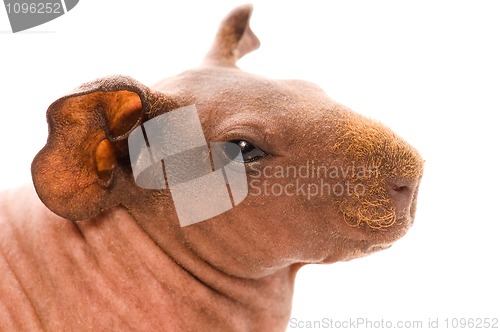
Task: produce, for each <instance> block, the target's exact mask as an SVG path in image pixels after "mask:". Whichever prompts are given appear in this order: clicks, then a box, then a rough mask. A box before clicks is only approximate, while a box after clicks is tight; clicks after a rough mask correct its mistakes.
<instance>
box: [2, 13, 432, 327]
mask: <svg viewBox="0 0 500 332" xmlns="http://www.w3.org/2000/svg"><path fill="white" fill-rule="evenodd" d="M250 14H251V7H249V6H245V7H240V8H237V9H236V10H235V11H233V12H232V13H231V14H230V15H229V16H228V18H226V20H225V21H223V23H222V25H221V28H220V30H219V33H218V35H217V37H216V40H215V42H214V46H213V48H212V50H211V51H210V52H209V54H208V55H207V58H206V60H205V62H204V65H203V66H202V67H200V68H198V69H194V70H191V71H187V72H185V73H182V74H180V75H178V76H176V77H173V78H169V79H166V80H164V81H162V82H159V83H158V84H156V85H155V86H153V87H152V88H148V87H145V86H143V85H142V84H140V83H138V82H136V81H134V80H132V79H130V78H126V77H112V78H106V79H103V80H98V81H95V82H91V83H88V84H86V85H84V86H82V87H80V88H79V89H77V90H76V91H75V92H74V93H72V94H71V95H69V96H66V97H63V98H61V99H59V100H58V101H56V102H55V103H53V104H52V105H51V106H50V107H49V110H48V112H47V118H48V122H49V128H50V131H49V138H48V141H47V145H46V147H44V149H42V151H40V153H39V154H38V155H37V156H36V158H35V159H34V161H33V165H32V171H33V182H34V188H35V189H36V193H35V191H34V190H33V188H30V187H27V188H22V189H18V190H13V191H10V192H6V193H3V194H2V195H1V196H0V197H1V198H0V211H1V212H0V227H1V231H0V240H1V241H0V252H1V253H2V255H0V275H1V276H2V281H1V283H0V299H1V300H2V301H1V305H0V326H2V329H16V330H23V329H24V330H36V329H41V330H43V329H45V330H62V329H64V330H92V331H95V330H109V329H110V328H112V329H114V330H164V331H167V330H168V331H201V330H203V331H207V330H213V331H283V330H285V329H286V326H287V322H288V319H289V315H290V307H291V302H292V293H293V283H294V278H295V274H296V272H297V270H298V269H299V268H300V267H301V266H303V265H304V264H309V263H332V262H336V261H342V260H350V259H353V258H356V257H361V256H365V255H367V254H370V253H372V252H374V251H378V250H380V249H384V248H386V247H388V246H390V245H391V244H392V243H393V242H394V241H396V240H397V239H399V238H400V237H401V236H403V235H404V234H405V233H406V231H407V230H408V229H409V227H410V226H411V224H412V223H413V219H414V213H415V204H416V196H417V189H418V183H419V181H420V179H421V176H422V169H423V162H422V159H421V158H420V156H419V155H418V153H417V152H416V151H415V150H414V149H413V148H412V147H410V146H409V145H408V144H407V143H405V142H404V141H403V140H401V139H400V138H399V137H397V136H396V135H395V134H394V133H393V132H392V131H390V130H389V129H387V128H386V127H384V126H382V125H380V124H378V123H375V122H372V121H370V120H367V119H366V118H364V117H362V116H360V115H357V114H355V113H353V112H351V111H350V110H349V109H347V108H346V107H344V106H342V105H340V104H338V103H335V102H334V101H332V100H331V99H329V98H328V97H327V96H326V95H325V94H324V93H323V92H322V91H321V90H320V89H319V88H318V87H316V86H315V85H313V84H311V83H307V82H301V81H276V80H270V79H266V78H263V77H260V76H256V75H252V74H248V73H245V72H242V71H240V70H239V69H238V68H237V67H236V66H235V64H236V61H237V60H238V59H239V58H240V57H241V56H243V55H244V54H246V53H248V52H250V51H252V50H253V49H255V48H257V47H258V41H257V39H256V38H255V36H254V35H253V34H252V33H251V31H250V29H249V27H248V20H249V17H250ZM192 104H195V105H196V108H197V110H198V113H199V116H200V120H201V123H202V127H203V130H204V133H205V136H206V139H207V141H209V142H210V141H212V142H217V141H234V140H245V141H248V142H251V143H252V144H253V145H255V146H257V147H259V148H260V149H262V150H263V151H265V152H266V155H265V156H263V157H262V158H259V159H257V160H255V161H253V162H251V163H248V164H247V165H246V167H247V177H248V179H249V181H251V180H255V179H261V180H263V177H262V176H263V175H262V174H263V172H264V171H265V170H266V169H267V170H269V169H273V170H276V169H278V168H279V167H280V166H295V167H300V166H301V165H305V164H306V162H309V163H311V162H314V163H315V164H316V165H329V166H331V165H336V166H344V167H347V166H353V165H355V166H363V167H371V168H373V169H376V170H377V173H376V176H375V175H373V176H370V177H359V176H352V175H347V176H344V179H345V178H347V179H348V180H351V181H353V183H356V184H357V183H359V184H362V185H363V188H365V189H366V190H365V191H364V192H363V194H362V195H347V194H344V195H317V196H314V197H309V198H308V197H306V196H304V195H284V194H283V195H263V194H260V195H256V194H252V193H251V194H250V195H249V196H247V198H245V200H244V201H243V202H242V203H240V204H239V205H237V206H236V207H235V208H233V209H232V210H229V211H227V212H226V213H223V214H221V215H218V216H216V217H213V218H211V219H209V220H206V221H203V222H200V223H197V224H193V225H190V226H187V227H180V226H179V221H178V219H177V216H176V213H175V208H174V206H173V202H172V199H171V196H170V192H169V191H168V190H147V189H142V188H140V187H138V186H137V185H136V184H135V182H134V179H133V176H132V172H131V167H130V161H129V159H128V150H127V137H128V135H129V133H130V132H131V131H132V130H133V129H134V128H136V127H137V126H138V125H140V124H141V123H144V122H145V121H147V120H148V119H151V118H152V117H154V116H157V115H159V114H161V113H163V112H168V111H170V110H173V109H176V108H178V107H181V106H187V105H192ZM300 180H301V181H303V182H304V183H305V184H316V185H318V186H320V185H321V182H320V181H321V179H319V178H314V177H311V178H305V179H304V178H303V179H300ZM268 181H270V182H271V183H273V184H280V185H282V186H285V185H286V184H287V183H288V182H290V178H283V177H277V176H274V177H272V178H271V179H268ZM261 184H262V183H260V184H259V185H257V186H254V187H251V189H250V190H257V189H256V188H260V189H263V187H262V186H260V185H261ZM254 193H255V192H254ZM42 202H43V203H42ZM198 204H203V202H198Z"/></svg>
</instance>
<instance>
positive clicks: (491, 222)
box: [0, 0, 500, 331]
mask: <svg viewBox="0 0 500 332" xmlns="http://www.w3.org/2000/svg"><path fill="white" fill-rule="evenodd" d="M238 4H241V2H239V1H218V2H216V3H214V2H213V1H199V2H195V1H184V2H182V4H181V2H180V1H144V0H142V1H135V2H132V1H117V0H115V1H110V0H107V1H97V0H81V1H80V3H79V4H78V5H77V6H76V7H75V8H74V9H73V10H72V11H70V12H69V13H68V14H66V15H64V16H62V17H60V18H58V19H56V20H54V21H52V22H49V23H47V24H44V25H41V26H39V27H36V28H33V29H31V30H29V31H27V32H24V33H18V34H12V33H11V32H10V26H9V24H8V19H7V15H6V12H5V10H4V8H3V7H0V31H1V33H0V96H1V99H0V105H1V106H0V107H1V108H0V111H1V120H0V148H1V155H0V189H4V188H8V187H13V186H18V185H20V184H23V183H27V182H29V181H30V172H29V167H30V163H31V160H32V158H33V156H34V155H35V154H36V152H37V151H38V150H39V149H40V148H41V147H42V146H43V145H44V143H45V139H46V135H47V129H46V122H45V111H46V109H47V107H48V105H49V104H50V103H51V102H52V101H54V100H55V99H57V98H58V97H60V96H62V95H63V94H65V93H66V92H68V91H70V90H71V89H73V88H74V87H76V86H78V85H79V84H81V83H83V82H86V81H89V80H92V79H95V78H97V77H101V76H106V75H110V74H125V75H130V76H133V77H135V78H136V79H138V80H139V81H141V82H143V83H145V84H152V83H154V82H156V81H158V80H160V79H161V78H163V77H165V76H171V75H175V74H176V73H178V72H181V71H183V70H185V69H188V68H191V67H193V66H196V65H198V64H199V62H200V61H201V59H202V58H203V56H204V54H205V52H206V51H207V50H208V48H209V46H210V44H211V42H212V38H213V35H214V33H215V31H216V29H217V26H218V24H219V21H220V19H221V18H222V17H223V16H225V15H226V13H227V12H228V11H229V10H230V9H232V8H233V7H234V6H236V5H238ZM254 6H255V10H254V15H253V18H252V22H251V26H252V28H253V30H254V31H255V33H256V35H257V36H258V37H259V38H260V40H261V43H262V46H261V49H260V50H258V51H256V52H255V53H252V54H250V55H247V56H246V57H245V58H244V59H243V60H242V61H240V63H239V65H240V67H241V68H242V69H244V70H246V71H250V72H255V73H258V74H262V75H265V76H269V77H274V78H299V79H306V80H309V81H312V82H315V83H317V84H318V85H320V86H321V87H323V89H325V90H326V91H327V92H328V94H329V95H330V96H331V97H332V98H333V99H335V100H337V101H339V102H341V103H343V104H345V105H348V106H349V107H350V108H352V109H353V110H355V111H357V112H359V113H362V114H364V115H366V116H369V117H372V118H375V119H378V120H380V121H382V122H384V123H386V124H387V125H389V126H390V127H392V128H393V129H394V130H395V131H396V132H397V133H398V134H400V135H401V136H402V137H404V138H405V139H406V140H408V141H409V142H410V143H411V144H412V145H414V146H415V147H417V148H418V150H419V151H420V152H421V154H422V155H423V157H424V158H425V160H426V164H425V175H424V179H423V182H422V185H421V190H420V196H419V206H418V211H417V219H416V223H415V225H414V227H413V228H412V230H411V231H410V232H409V233H408V235H407V236H406V237H405V238H403V239H402V240H401V241H399V242H398V243H397V244H396V245H394V246H393V247H392V248H391V249H389V250H387V251H385V252H382V253H378V254H375V255H373V256H371V257H368V258H364V259H360V260H355V261H351V262H348V263H338V264H333V265H329V266H308V267H305V268H304V269H303V270H301V271H300V272H299V274H298V278H297V282H296V291H295V298H294V302H293V312H292V317H295V318H296V319H298V320H301V321H306V320H321V319H323V318H332V319H334V320H349V319H357V318H358V317H359V318H368V319H371V320H373V321H380V320H381V319H384V320H385V321H387V320H392V321H397V320H422V321H424V326H425V325H426V324H427V321H428V319H429V318H432V319H435V318H439V319H440V324H441V325H440V327H444V319H446V318H447V317H448V318H453V317H457V318H461V317H464V318H469V317H471V318H487V317H497V318H499V317H500V300H499V297H500V291H499V288H500V287H499V280H500V273H499V272H498V265H499V264H498V262H499V258H498V257H499V253H500V245H499V243H500V241H499V234H500V226H499V224H500V211H499V205H500V201H499V198H500V187H499V186H500V180H499V178H500V164H499V158H498V154H499V151H500V149H499V148H498V145H499V143H500V139H499V134H498V132H499V130H498V125H499V122H500V121H499V120H498V119H499V118H498V113H499V112H500V98H499V97H500V64H499V61H500V60H499V59H500V19H499V17H500V9H499V5H497V2H495V1H467V2H464V1H412V2H410V1H404V2H403V1H376V2H375V1H307V2H306V1H295V2H285V1H283V2H271V1H264V0H256V1H254ZM292 327H293V326H289V331H297V330H299V329H295V328H292ZM320 330H325V331H326V330H329V329H326V328H324V329H320ZM344 330H347V329H344ZM359 330H362V329H358V331H359ZM393 330H396V329H393ZM308 331H313V329H309V330H308Z"/></svg>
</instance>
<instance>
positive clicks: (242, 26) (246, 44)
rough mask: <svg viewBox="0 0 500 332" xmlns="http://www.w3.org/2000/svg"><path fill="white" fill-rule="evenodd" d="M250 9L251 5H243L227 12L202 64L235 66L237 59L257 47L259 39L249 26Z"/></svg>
mask: <svg viewBox="0 0 500 332" xmlns="http://www.w3.org/2000/svg"><path fill="white" fill-rule="evenodd" d="M252 9H253V7H252V5H244V6H240V7H237V8H236V9H234V10H233V11H231V12H230V13H229V15H228V16H227V17H226V18H225V19H224V20H223V21H222V23H221V24H220V27H219V31H218V32H217V35H216V36H215V40H214V43H213V45H212V48H211V49H210V51H209V52H208V54H207V56H206V57H205V60H204V62H203V64H205V65H214V66H224V67H236V62H237V61H238V59H240V58H241V57H243V56H244V55H245V54H247V53H250V52H252V51H253V50H256V49H258V48H259V46H260V42H259V39H257V37H256V36H255V35H254V33H253V32H252V30H251V29H250V26H249V21H250V16H251V15H252Z"/></svg>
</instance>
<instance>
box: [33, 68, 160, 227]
mask: <svg viewBox="0 0 500 332" xmlns="http://www.w3.org/2000/svg"><path fill="white" fill-rule="evenodd" d="M152 99H155V97H154V95H153V94H152V93H151V91H150V90H149V89H148V88H147V87H146V86H144V85H142V84H140V83H139V82H137V81H135V80H133V79H131V78H129V77H125V76H113V77H107V78H104V79H99V80H96V81H93V82H90V83H86V84H84V85H82V86H80V87H79V88H77V89H76V90H75V91H73V92H72V93H71V94H69V95H67V96H65V97H62V98H60V99H58V100H57V101H55V102H54V103H53V104H52V105H50V107H49V108H48V110H47V122H48V126H49V136H48V139H47V144H46V145H45V147H44V148H43V149H42V150H41V151H40V152H39V153H38V154H37V155H36V157H35V159H34V160H33V163H32V165H31V172H32V177H33V183H34V185H35V189H36V191H37V193H38V196H39V197H40V199H41V200H42V202H43V203H44V204H45V205H46V206H47V207H48V208H49V209H50V210H52V211H53V212H55V213H56V214H58V215H60V216H62V217H65V218H68V219H71V220H81V219H87V218H90V217H93V216H95V215H97V214H99V213H100V212H101V211H102V210H104V209H106V208H109V207H111V206H115V205H117V204H119V196H118V195H117V193H115V192H114V191H113V190H112V187H113V184H114V182H115V180H116V176H117V175H116V173H117V172H118V171H119V170H120V168H124V167H127V166H126V165H127V161H126V159H127V157H128V147H127V144H126V138H127V137H128V135H129V133H130V132H131V131H132V130H133V129H134V128H136V127H137V126H139V125H140V124H141V123H142V122H143V121H144V118H145V116H147V115H148V113H149V112H150V111H155V110H150V109H149V105H156V104H158V101H157V100H152ZM128 163H129V162H128ZM128 167H130V166H128ZM118 173H120V172H118ZM120 174H124V173H123V172H121V173H120Z"/></svg>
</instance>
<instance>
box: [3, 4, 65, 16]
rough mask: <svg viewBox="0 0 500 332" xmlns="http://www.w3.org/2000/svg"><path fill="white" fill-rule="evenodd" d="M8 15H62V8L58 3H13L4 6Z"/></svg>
mask: <svg viewBox="0 0 500 332" xmlns="http://www.w3.org/2000/svg"><path fill="white" fill-rule="evenodd" d="M5 7H6V9H7V13H8V14H28V13H29V14H62V13H63V8H62V5H61V3H58V2H53V3H52V2H41V3H36V2H21V3H19V2H15V3H7V4H6V5H5Z"/></svg>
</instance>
